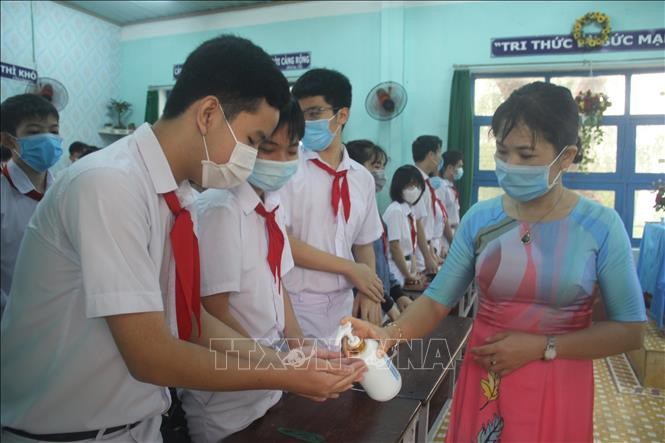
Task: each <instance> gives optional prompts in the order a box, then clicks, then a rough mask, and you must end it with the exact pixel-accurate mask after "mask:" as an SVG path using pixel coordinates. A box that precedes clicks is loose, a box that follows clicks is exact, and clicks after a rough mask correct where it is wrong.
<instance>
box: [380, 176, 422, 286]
mask: <svg viewBox="0 0 665 443" xmlns="http://www.w3.org/2000/svg"><path fill="white" fill-rule="evenodd" d="M426 194H427V192H426V191H425V180H424V179H423V177H422V174H421V173H420V171H419V170H418V169H417V168H416V167H415V166H411V165H404V166H400V167H399V168H397V170H396V171H395V174H393V180H392V182H391V183H390V198H391V199H392V201H393V202H392V203H391V204H390V205H388V207H387V208H386V210H385V212H384V213H383V222H384V223H385V224H386V228H387V229H386V232H387V234H388V244H389V245H390V246H389V248H388V249H389V252H390V257H389V262H388V263H389V265H390V272H392V274H393V275H394V276H395V277H396V279H397V281H398V282H399V284H400V285H401V286H404V285H405V284H412V285H417V284H420V277H419V276H418V271H417V267H416V263H415V257H414V253H415V251H416V248H417V241H416V239H417V234H418V228H417V224H416V218H415V214H414V213H413V211H414V207H415V206H416V205H417V204H418V203H419V202H420V201H421V199H422V198H423V196H424V195H426Z"/></svg>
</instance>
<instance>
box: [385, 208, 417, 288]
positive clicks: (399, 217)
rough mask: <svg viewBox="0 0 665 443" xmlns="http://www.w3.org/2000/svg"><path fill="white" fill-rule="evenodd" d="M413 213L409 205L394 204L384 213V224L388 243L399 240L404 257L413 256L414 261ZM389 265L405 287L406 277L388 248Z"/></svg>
mask: <svg viewBox="0 0 665 443" xmlns="http://www.w3.org/2000/svg"><path fill="white" fill-rule="evenodd" d="M412 212H413V210H412V208H411V206H410V205H409V204H408V203H398V202H392V203H391V204H390V205H388V207H387V208H386V210H385V211H384V212H383V222H384V223H385V224H386V234H387V236H388V241H389V242H391V241H395V240H398V241H399V245H400V247H401V248H402V253H404V257H407V256H409V255H411V256H412V259H413V252H414V250H413V249H414V248H413V243H412V242H411V225H410V224H409V218H408V217H409V214H412ZM388 265H389V267H390V271H391V272H392V273H393V275H394V276H395V278H397V281H398V282H399V283H400V284H401V285H403V284H404V278H405V277H406V276H405V275H403V274H402V271H400V269H399V268H398V267H397V264H395V260H394V259H393V255H392V252H391V251H390V248H388Z"/></svg>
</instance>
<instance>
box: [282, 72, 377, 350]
mask: <svg viewBox="0 0 665 443" xmlns="http://www.w3.org/2000/svg"><path fill="white" fill-rule="evenodd" d="M292 91H293V95H294V96H295V97H296V98H297V99H298V102H299V104H300V108H301V109H302V110H303V114H304V115H305V136H304V137H303V139H302V150H301V152H300V157H299V164H298V172H297V173H296V175H295V176H294V177H293V179H292V180H291V181H290V182H289V183H288V184H287V185H286V186H285V187H284V188H283V189H282V190H281V191H280V197H281V200H282V204H283V207H284V209H285V214H286V226H287V229H288V231H289V240H290V242H291V249H292V251H293V257H294V260H295V264H296V267H295V268H294V269H293V270H292V271H291V272H290V273H289V274H288V275H287V276H286V278H285V280H284V282H285V286H286V288H287V289H288V291H289V293H290V294H291V301H292V303H293V309H294V310H295V312H296V315H297V317H298V321H299V322H300V326H301V327H302V329H303V333H304V335H305V336H306V337H311V338H316V339H321V340H322V343H323V344H327V345H332V343H334V338H335V335H336V333H337V328H338V326H339V319H340V318H341V317H343V316H345V315H350V314H351V313H352V312H358V311H360V315H361V316H362V317H363V318H365V319H370V320H371V321H372V322H374V323H379V322H380V321H381V306H380V304H379V303H380V302H381V301H383V284H382V282H381V280H380V279H379V278H378V277H377V276H376V273H375V272H374V269H375V258H374V250H373V247H372V243H373V242H374V240H376V239H377V238H379V237H380V236H381V232H382V228H381V221H380V218H379V213H378V209H377V206H376V200H375V197H374V179H373V178H372V175H371V174H370V173H369V172H368V171H367V170H366V169H365V168H363V167H362V165H360V164H358V163H357V162H355V161H353V160H351V158H349V154H348V152H347V151H346V148H345V147H344V145H343V144H342V130H343V127H344V124H346V122H347V121H348V119H349V108H350V106H351V83H349V80H348V79H347V78H346V77H345V76H344V75H342V74H340V73H339V72H337V71H332V70H329V69H313V70H311V71H308V72H306V73H305V74H304V75H303V76H302V77H300V78H299V79H298V81H297V82H296V83H295V85H293V90H292ZM354 258H355V261H357V262H358V264H362V266H361V267H360V268H359V267H358V266H357V264H356V263H354ZM354 285H355V286H356V288H357V289H358V296H357V297H356V298H355V302H354V297H353V291H352V289H353V287H354ZM326 341H329V342H327V343H326Z"/></svg>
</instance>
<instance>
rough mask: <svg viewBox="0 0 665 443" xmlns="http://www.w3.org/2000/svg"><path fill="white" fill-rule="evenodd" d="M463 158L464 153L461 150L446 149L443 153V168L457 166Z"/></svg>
mask: <svg viewBox="0 0 665 443" xmlns="http://www.w3.org/2000/svg"><path fill="white" fill-rule="evenodd" d="M460 160H462V153H461V152H459V151H446V152H444V153H443V169H446V168H447V167H448V166H455V165H456V164H457V163H458V162H459V161H460Z"/></svg>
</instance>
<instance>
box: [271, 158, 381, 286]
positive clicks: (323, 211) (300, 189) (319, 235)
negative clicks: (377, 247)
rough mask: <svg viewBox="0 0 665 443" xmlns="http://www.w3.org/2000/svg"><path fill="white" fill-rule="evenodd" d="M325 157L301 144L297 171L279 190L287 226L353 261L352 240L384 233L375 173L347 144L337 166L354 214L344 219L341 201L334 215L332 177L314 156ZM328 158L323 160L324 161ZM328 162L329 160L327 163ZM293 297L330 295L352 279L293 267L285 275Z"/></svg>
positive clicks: (360, 242)
mask: <svg viewBox="0 0 665 443" xmlns="http://www.w3.org/2000/svg"><path fill="white" fill-rule="evenodd" d="M312 159H319V160H321V158H320V156H319V154H318V153H317V152H313V151H308V150H306V149H303V148H302V147H301V148H300V153H299V158H298V172H296V174H295V175H294V176H293V178H291V180H289V182H288V183H287V184H286V186H284V187H283V188H282V189H281V190H280V191H279V195H280V198H281V201H282V205H283V206H282V207H283V208H284V214H285V222H286V229H287V231H288V232H289V233H290V234H291V235H293V236H295V237H296V238H298V239H299V240H300V241H303V242H305V243H307V244H309V245H310V246H313V247H315V248H318V249H321V250H323V251H325V252H328V253H330V254H334V255H337V256H338V257H342V258H345V259H347V260H354V258H353V254H352V252H351V247H352V246H353V245H365V244H369V243H373V242H374V240H376V239H378V238H379V237H381V235H382V234H383V225H382V224H381V219H380V218H379V210H378V208H377V206H376V197H375V193H374V190H375V187H374V178H373V177H372V174H370V173H369V171H368V170H367V169H365V167H363V166H362V165H361V164H360V163H358V162H356V161H354V160H352V159H351V158H350V157H349V154H348V152H346V148H344V149H343V157H342V162H341V163H340V164H339V166H338V167H337V171H342V170H344V169H348V173H347V175H346V177H347V180H348V183H349V194H350V199H351V215H350V217H349V220H348V222H347V221H345V220H344V210H343V208H342V203H341V202H340V204H339V206H338V211H337V213H336V214H333V210H332V205H331V202H330V200H331V196H332V182H333V177H332V176H330V174H328V173H327V172H326V171H324V170H323V169H321V168H319V167H318V166H317V165H315V164H314V163H313V162H311V161H310V160H312ZM321 161H323V160H321ZM324 163H325V162H324ZM284 284H285V286H286V289H287V290H288V291H289V293H290V294H291V296H292V297H293V295H294V294H298V293H302V292H304V293H316V294H330V293H335V292H340V291H347V290H350V289H351V288H352V287H353V283H351V281H350V280H348V279H347V278H346V277H345V276H343V275H338V274H331V273H328V272H321V271H314V270H311V269H304V268H301V267H299V266H296V267H294V268H293V269H292V270H291V272H289V274H288V275H287V276H286V278H285V279H284Z"/></svg>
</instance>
